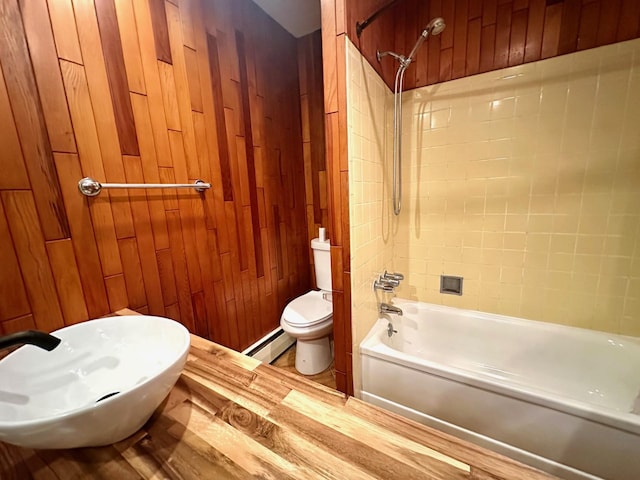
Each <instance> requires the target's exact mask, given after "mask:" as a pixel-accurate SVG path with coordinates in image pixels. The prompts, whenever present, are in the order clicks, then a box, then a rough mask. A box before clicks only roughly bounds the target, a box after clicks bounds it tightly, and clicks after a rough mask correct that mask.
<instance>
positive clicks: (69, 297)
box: [46, 238, 89, 325]
mask: <svg viewBox="0 0 640 480" xmlns="http://www.w3.org/2000/svg"><path fill="white" fill-rule="evenodd" d="M46 247H47V253H48V254H49V263H51V271H52V273H53V278H54V279H55V283H56V288H57V290H58V297H59V298H60V307H61V308H62V314H63V316H64V321H65V324H66V325H70V324H73V323H78V322H82V321H84V320H87V319H88V318H89V312H88V311H87V304H86V300H85V296H84V292H83V290H82V282H81V280H80V273H79V271H78V264H77V263H76V257H75V254H74V253H73V245H72V242H71V239H69V238H66V239H64V240H53V241H51V242H47V244H46Z"/></svg>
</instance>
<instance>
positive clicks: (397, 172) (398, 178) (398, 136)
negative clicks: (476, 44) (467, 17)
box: [376, 17, 446, 215]
mask: <svg viewBox="0 0 640 480" xmlns="http://www.w3.org/2000/svg"><path fill="white" fill-rule="evenodd" d="M445 27H446V24H445V23H444V19H442V18H440V17H437V18H434V19H433V20H431V21H430V22H429V23H428V24H427V26H426V27H425V28H424V30H422V33H421V34H420V36H419V37H418V40H417V41H416V44H415V45H414V46H413V49H412V50H411V53H409V56H408V57H405V56H404V55H399V54H397V53H395V52H390V51H387V52H381V51H380V50H377V51H376V58H377V59H378V62H379V61H381V60H382V58H383V57H386V56H387V55H389V56H390V57H393V58H395V59H396V60H397V61H398V63H399V64H400V66H399V67H398V71H397V72H396V79H395V82H394V86H393V213H394V215H399V214H400V210H401V208H402V147H401V143H402V86H403V84H404V72H405V70H406V69H407V68H408V67H409V65H411V62H412V61H413V58H414V56H415V54H416V52H417V51H418V49H419V48H420V46H421V45H422V44H423V42H424V41H425V40H426V39H427V37H428V36H429V35H439V34H440V33H442V31H443V30H444V28H445Z"/></svg>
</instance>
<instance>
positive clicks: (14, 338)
mask: <svg viewBox="0 0 640 480" xmlns="http://www.w3.org/2000/svg"><path fill="white" fill-rule="evenodd" d="M61 341H62V340H60V339H59V338H58V337H54V336H53V335H49V334H48V333H44V332H39V331H37V330H25V331H24V332H17V333H11V334H9V335H5V336H3V337H0V350H3V349H5V348H9V347H13V346H14V345H22V344H27V343H28V344H31V345H35V346H36V347H40V348H43V349H45V350H48V351H51V350H53V349H54V348H56V347H57V346H58V345H59V344H60V342H61Z"/></svg>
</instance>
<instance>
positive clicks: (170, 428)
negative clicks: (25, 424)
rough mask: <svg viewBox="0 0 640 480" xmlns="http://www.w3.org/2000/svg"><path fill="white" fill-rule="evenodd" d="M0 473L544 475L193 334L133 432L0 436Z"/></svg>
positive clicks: (121, 478)
mask: <svg viewBox="0 0 640 480" xmlns="http://www.w3.org/2000/svg"><path fill="white" fill-rule="evenodd" d="M116 421H117V420H116ZM0 478H2V479H3V480H8V479H20V480H22V479H27V478H37V479H40V478H42V479H64V480H70V479H84V478H107V479H108V478H116V479H118V480H127V479H138V478H158V479H159V478H171V479H173V478H176V479H177V478H180V479H190V478H192V479H223V478H233V479H240V478H269V479H278V480H280V479H312V478H332V479H349V480H351V479H372V478H384V479H446V480H450V479H482V480H495V479H502V478H505V479H519V480H521V479H548V478H551V477H549V476H547V475H546V474H543V473H540V472H539V471H537V470H534V469H531V468H529V467H526V466H524V465H522V464H519V463H517V462H514V461H512V460H509V459H507V458H505V457H502V456H500V455H498V454H495V453H492V452H489V451H488V450H485V449H482V448H480V447H476V446H474V445H472V444H470V443H467V442H464V441H462V440H458V439H456V438H454V437H452V436H449V435H446V434H444V433H441V432H438V431H436V430H433V429H430V428H427V427H424V426H422V425H419V424H417V423H414V422H412V421H410V420H407V419H404V418H402V417H400V416H397V415H394V414H392V413H389V412H387V411H385V410H382V409H380V408H377V407H374V406H372V405H369V404H366V403H364V402H362V401H360V400H358V399H356V398H353V397H350V398H346V397H345V396H344V395H343V394H342V393H340V392H337V391H335V390H332V389H330V388H327V387H324V386H322V385H319V384H316V383H313V382H311V381H308V380H307V379H305V378H303V377H298V376H296V375H292V374H290V373H288V372H285V371H283V370H280V369H278V368H275V367H272V366H271V365H266V364H263V363H261V362H259V361H257V360H255V359H252V358H249V357H246V356H244V355H242V354H239V353H237V352H234V351H232V350H229V349H227V348H224V347H221V346H219V345H216V344H214V343H212V342H209V341H207V340H204V339H202V338H200V337H196V336H192V344H191V352H190V355H189V358H188V360H187V364H186V366H185V369H184V372H183V374H182V376H181V377H180V379H179V380H178V383H177V384H176V386H175V388H174V389H173V390H172V392H171V393H170V395H169V397H168V398H167V400H166V401H165V402H164V403H163V404H162V405H161V406H160V407H159V408H158V410H157V411H156V412H155V414H154V415H153V417H152V418H151V419H150V420H149V422H148V423H147V424H146V425H145V427H144V428H143V429H142V430H140V431H139V432H138V433H136V434H134V435H133V436H131V437H130V438H128V439H126V440H123V441H122V442H120V443H117V444H115V445H111V446H107V447H100V448H84V449H75V450H46V451H45V450H38V451H35V450H29V449H24V448H18V447H14V446H11V445H8V444H4V443H2V442H0Z"/></svg>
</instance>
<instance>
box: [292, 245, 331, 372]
mask: <svg viewBox="0 0 640 480" xmlns="http://www.w3.org/2000/svg"><path fill="white" fill-rule="evenodd" d="M311 248H312V249H313V254H314V266H315V272H316V284H317V285H318V287H319V288H320V289H321V290H312V291H310V292H307V293H305V294H304V295H301V296H299V297H297V298H295V299H293V300H292V301H291V302H289V303H288V304H287V306H286V307H284V310H283V312H282V316H281V317H280V326H281V327H282V329H283V330H284V331H285V332H286V333H287V334H289V335H290V336H292V337H293V338H295V339H296V341H297V346H296V363H295V366H296V370H298V371H299V372H300V373H302V374H303V375H315V374H316V373H320V372H322V371H323V370H325V369H327V368H328V367H329V365H331V361H332V359H333V354H332V352H331V342H330V339H329V336H330V335H331V332H332V331H333V305H332V303H331V256H330V244H329V240H324V241H322V240H319V239H317V238H314V239H313V240H311Z"/></svg>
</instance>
